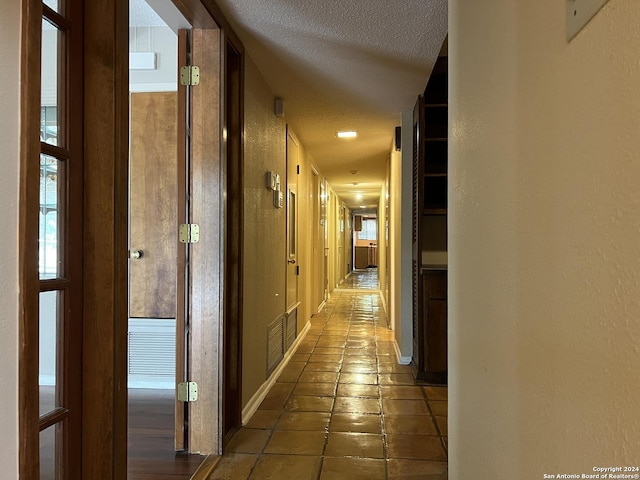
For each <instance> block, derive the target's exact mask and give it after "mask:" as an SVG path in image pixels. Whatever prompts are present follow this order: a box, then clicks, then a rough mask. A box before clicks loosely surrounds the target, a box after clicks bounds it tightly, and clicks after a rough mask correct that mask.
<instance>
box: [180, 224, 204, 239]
mask: <svg viewBox="0 0 640 480" xmlns="http://www.w3.org/2000/svg"><path fill="white" fill-rule="evenodd" d="M178 238H179V239H180V243H198V242H199V241H200V225H198V224H197V223H182V224H180V229H179V231H178Z"/></svg>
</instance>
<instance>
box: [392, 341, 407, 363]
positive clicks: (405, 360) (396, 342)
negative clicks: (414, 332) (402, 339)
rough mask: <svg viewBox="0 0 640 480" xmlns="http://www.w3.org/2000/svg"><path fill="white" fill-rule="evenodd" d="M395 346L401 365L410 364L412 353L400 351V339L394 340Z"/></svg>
mask: <svg viewBox="0 0 640 480" xmlns="http://www.w3.org/2000/svg"><path fill="white" fill-rule="evenodd" d="M393 347H394V348H395V350H396V358H397V359H398V363H399V364H400V365H409V364H410V363H411V355H404V356H403V355H402V352H401V351H400V345H398V340H394V341H393Z"/></svg>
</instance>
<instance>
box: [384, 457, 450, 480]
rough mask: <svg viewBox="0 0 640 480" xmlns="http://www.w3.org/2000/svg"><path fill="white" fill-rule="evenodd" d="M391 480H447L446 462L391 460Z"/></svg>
mask: <svg viewBox="0 0 640 480" xmlns="http://www.w3.org/2000/svg"><path fill="white" fill-rule="evenodd" d="M387 468H388V470H389V476H388V478H389V480H408V479H412V478H415V479H421V480H447V464H446V462H430V461H427V460H406V459H391V460H389V463H388V467H387Z"/></svg>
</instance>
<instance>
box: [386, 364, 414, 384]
mask: <svg viewBox="0 0 640 480" xmlns="http://www.w3.org/2000/svg"><path fill="white" fill-rule="evenodd" d="M380 358H382V357H378V361H380ZM379 378H380V385H414V384H415V382H414V381H413V375H411V374H410V373H381V374H380V375H379Z"/></svg>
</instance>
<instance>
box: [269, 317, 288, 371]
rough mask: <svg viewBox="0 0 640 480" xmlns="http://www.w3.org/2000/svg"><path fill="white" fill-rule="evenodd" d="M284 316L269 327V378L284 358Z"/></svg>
mask: <svg viewBox="0 0 640 480" xmlns="http://www.w3.org/2000/svg"><path fill="white" fill-rule="evenodd" d="M285 318H286V317H284V316H282V317H280V318H278V319H277V320H275V321H274V322H272V323H271V324H270V325H269V326H267V376H268V375H270V374H271V372H272V371H273V369H274V368H276V367H277V366H278V363H280V360H282V358H283V357H284V332H285V329H284V323H285Z"/></svg>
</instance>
